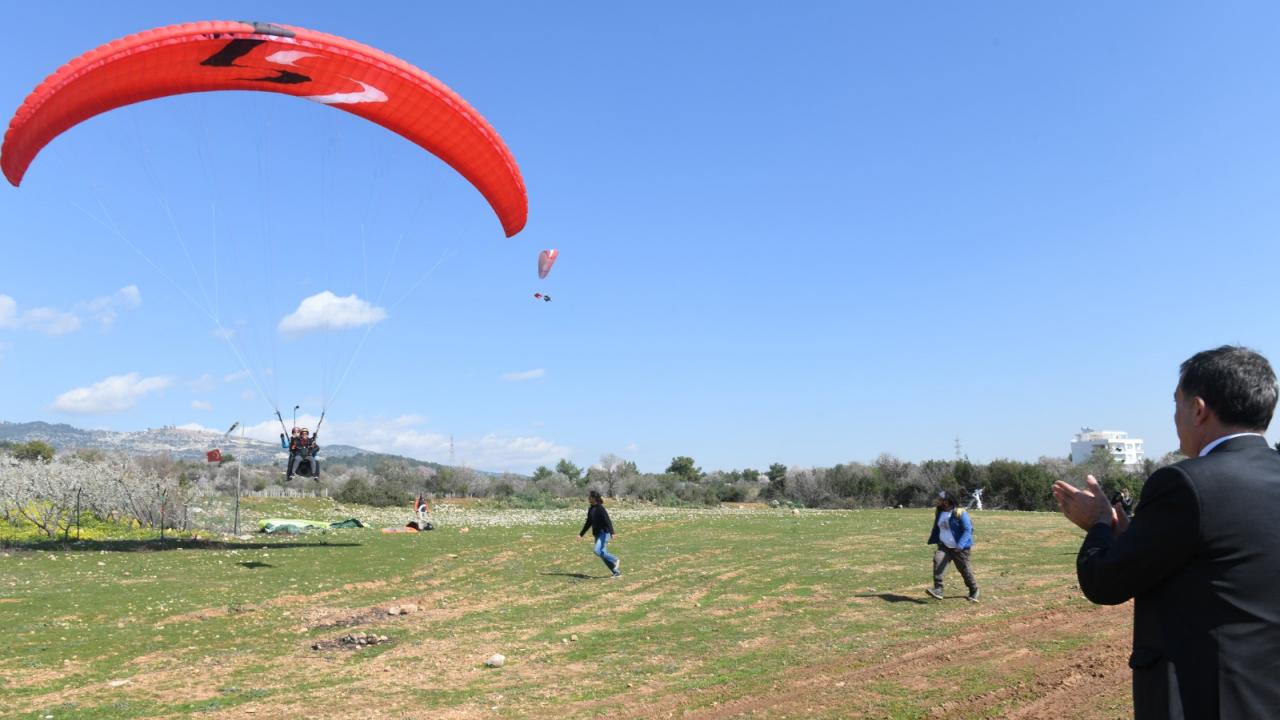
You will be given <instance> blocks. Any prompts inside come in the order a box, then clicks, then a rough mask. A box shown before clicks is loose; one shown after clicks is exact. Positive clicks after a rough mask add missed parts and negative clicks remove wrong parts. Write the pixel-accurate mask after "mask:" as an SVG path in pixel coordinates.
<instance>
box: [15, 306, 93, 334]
mask: <svg viewBox="0 0 1280 720" xmlns="http://www.w3.org/2000/svg"><path fill="white" fill-rule="evenodd" d="M18 325H19V327H23V328H26V329H28V330H35V331H36V332H42V333H44V334H45V335H65V334H67V333H69V332H75V331H76V330H79V329H80V318H78V317H76V316H75V315H72V314H71V313H69V312H63V311H62V310H55V309H54V308H43V307H42V308H32V309H31V310H27V311H25V312H23V313H22V315H21V317H20V318H19V319H18Z"/></svg>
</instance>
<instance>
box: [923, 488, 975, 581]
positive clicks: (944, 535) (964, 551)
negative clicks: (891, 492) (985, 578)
mask: <svg viewBox="0 0 1280 720" xmlns="http://www.w3.org/2000/svg"><path fill="white" fill-rule="evenodd" d="M928 544H929V545H937V546H938V549H937V550H936V551H935V552H934V553H933V587H931V588H929V589H928V590H927V591H926V592H928V593H929V595H930V596H932V597H935V598H937V599H939V600H941V599H942V573H943V572H945V571H946V569H947V565H948V564H949V563H951V562H953V561H954V562H955V564H956V569H957V570H959V571H960V577H962V578H964V584H965V587H967V588H969V597H968V598H967V599H968V600H969V602H978V583H977V581H975V580H974V579H973V567H972V566H971V565H970V564H969V550H970V549H971V548H972V547H973V521H971V520H970V519H969V513H967V512H965V511H964V508H962V507H959V506H958V505H956V499H955V498H953V497H951V494H950V493H948V492H947V491H946V490H943V491H942V492H940V493H938V502H937V504H936V505H935V508H934V513H933V530H932V531H930V533H929V543H928Z"/></svg>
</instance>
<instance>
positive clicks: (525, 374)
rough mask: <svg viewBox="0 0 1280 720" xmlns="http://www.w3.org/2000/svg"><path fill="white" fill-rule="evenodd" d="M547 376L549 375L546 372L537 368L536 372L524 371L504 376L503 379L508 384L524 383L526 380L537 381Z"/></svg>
mask: <svg viewBox="0 0 1280 720" xmlns="http://www.w3.org/2000/svg"><path fill="white" fill-rule="evenodd" d="M546 374H547V371H546V370H544V369H542V368H536V369H534V370H522V371H520V372H509V373H505V374H504V375H503V376H502V379H503V380H505V381H506V382H523V381H525V380H536V379H537V378H540V377H545V376H546Z"/></svg>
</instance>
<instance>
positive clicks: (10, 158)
mask: <svg viewBox="0 0 1280 720" xmlns="http://www.w3.org/2000/svg"><path fill="white" fill-rule="evenodd" d="M213 90H258V91H265V92H276V93H283V94H286V95H295V96H298V97H302V98H306V99H308V100H314V101H316V102H319V103H323V104H325V105H332V106H334V107H337V108H340V109H342V110H346V111H347V112H349V113H353V114H355V115H359V116H360V117H363V118H366V119H368V120H371V121H373V122H376V123H378V124H379V125H382V126H383V127H386V128H387V129H389V130H391V131H392V132H395V133H397V134H399V135H402V136H404V137H405V138H407V139H409V140H411V141H412V142H414V143H416V144H418V145H419V146H421V147H423V148H424V149H426V150H428V151H430V152H431V153H433V154H435V155H436V156H438V157H439V158H440V159H441V160H444V161H445V162H446V163H448V164H449V165H450V166H451V167H453V168H454V169H455V170H457V171H458V172H459V173H460V174H462V176H463V177H465V178H466V179H467V180H468V181H470V182H471V184H473V185H474V186H475V187H476V189H478V190H479V191H480V192H481V194H483V195H484V197H485V199H486V200H488V201H489V204H490V205H491V206H492V207H493V210H494V212H495V213H497V215H498V218H499V219H500V220H501V221H502V227H503V229H504V230H505V231H506V234H507V236H508V237H510V236H512V235H515V234H516V233H518V232H520V230H521V229H523V228H524V225H525V221H526V219H527V217H528V198H527V195H526V193H525V187H524V180H523V179H522V178H521V176H520V169H519V168H518V167H517V166H516V162H515V158H514V157H512V155H511V152H510V151H509V150H508V149H507V146H506V145H505V144H504V143H503V142H502V138H501V137H499V136H498V133H497V131H495V130H494V129H493V127H492V126H491V125H489V123H488V122H487V121H486V120H485V119H484V118H483V117H482V116H481V115H480V113H478V112H476V111H475V109H474V108H472V107H471V106H470V105H468V104H467V102H466V101H465V100H463V99H462V98H461V97H459V96H458V95H457V94H456V93H454V92H453V91H452V90H450V89H449V88H447V87H445V86H444V84H443V83H441V82H440V81H439V80H436V79H435V78H433V77H431V76H430V75H428V74H427V73H425V72H423V71H422V70H419V69H418V68H416V67H414V66H412V65H410V64H409V63H406V62H404V61H403V60H400V59H398V58H395V57H393V56H391V55H388V54H387V53H384V52H382V51H380V50H377V49H374V48H371V47H369V46H367V45H362V44H360V43H357V42H354V41H352V40H347V39H345V38H341V37H337V36H335V35H328V34H325V33H321V32H316V31H313V30H306V29H303V28H296V27H291V26H287V25H271V24H267V23H253V22H226V21H216V22H196V23H186V24H182V25H171V26H169V27H163V28H157V29H155V30H148V31H146V32H142V33H138V34H136V35H130V36H128V37H125V38H122V39H120V40H115V41H113V42H110V43H107V44H106V45H103V46H101V47H99V48H97V49H96V50H92V51H90V52H87V53H85V54H84V55H81V56H80V57H78V58H76V59H74V60H72V61H71V62H69V63H67V64H66V65H64V66H62V68H60V69H59V70H58V71H57V72H55V73H54V74H52V75H50V76H49V77H48V78H47V79H45V81H44V82H43V83H41V84H40V86H39V87H37V88H36V89H35V90H34V91H33V92H32V93H31V95H29V96H28V97H27V99H26V101H25V102H24V103H23V104H22V106H21V107H19V108H18V110H17V112H16V113H15V114H14V116H13V119H12V120H11V121H10V122H9V130H8V132H6V133H5V136H4V146H3V148H2V149H0V168H2V169H3V170H4V174H5V177H6V178H8V179H9V182H10V183H12V184H13V185H15V186H16V185H18V184H19V183H21V182H22V177H23V175H25V174H26V171H27V167H28V166H29V165H30V164H31V162H32V161H33V160H34V159H35V157H36V155H37V154H38V153H39V152H40V150H41V149H42V148H44V146H45V145H47V144H48V143H49V142H50V141H52V140H53V139H54V138H55V137H57V136H58V135H60V134H61V133H62V132H64V131H66V130H67V129H69V128H71V127H73V126H75V125H76V124H77V123H80V122H82V121H84V120H87V119H88V118H91V117H93V116H95V115H98V114H100V113H104V112H107V111H108V110H112V109H115V108H118V107H122V106H124V105H130V104H133V103H137V102H142V101H144V100H151V99H154V98H159V97H166V96H169V95H180V94H183V93H192V92H206V91H213Z"/></svg>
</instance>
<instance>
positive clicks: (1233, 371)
mask: <svg viewBox="0 0 1280 720" xmlns="http://www.w3.org/2000/svg"><path fill="white" fill-rule="evenodd" d="M1179 371H1180V376H1179V378H1178V388H1179V389H1180V390H1182V396H1183V397H1184V398H1190V397H1200V398H1202V399H1203V400H1204V404H1205V405H1207V406H1208V407H1209V409H1210V410H1213V412H1214V414H1215V415H1217V416H1218V419H1219V420H1221V421H1222V423H1223V424H1224V425H1233V426H1236V427H1243V428H1249V429H1250V430H1266V429H1267V426H1268V425H1270V424H1271V416H1272V414H1273V413H1275V410H1276V396H1277V388H1276V374H1275V372H1274V371H1272V369H1271V363H1269V362H1267V359H1266V358H1264V357H1262V356H1261V355H1259V354H1258V353H1256V352H1254V351H1253V350H1250V349H1249V348H1246V347H1241V346H1239V345H1223V346H1222V347H1219V348H1214V349H1213V350H1204V351H1202V352H1198V353H1196V354H1195V355H1192V356H1191V357H1190V358H1189V359H1188V360H1187V361H1186V362H1184V363H1182V367H1181V368H1180V369H1179Z"/></svg>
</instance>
